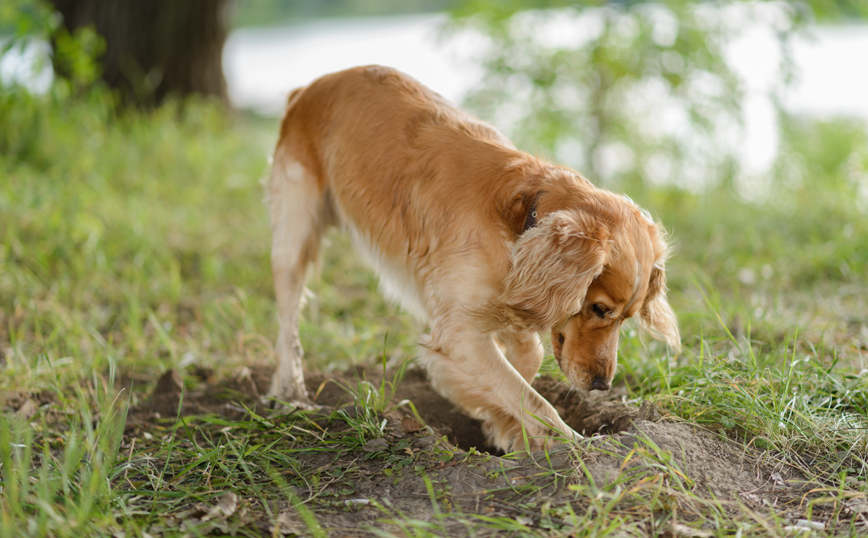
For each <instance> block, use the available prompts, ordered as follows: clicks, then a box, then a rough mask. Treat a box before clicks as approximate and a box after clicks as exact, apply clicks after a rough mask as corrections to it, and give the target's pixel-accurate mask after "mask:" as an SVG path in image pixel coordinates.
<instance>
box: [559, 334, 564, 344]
mask: <svg viewBox="0 0 868 538" xmlns="http://www.w3.org/2000/svg"><path fill="white" fill-rule="evenodd" d="M558 343H559V344H560V345H564V333H561V334H559V335H558Z"/></svg>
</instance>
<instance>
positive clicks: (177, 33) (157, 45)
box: [50, 0, 229, 106]
mask: <svg viewBox="0 0 868 538" xmlns="http://www.w3.org/2000/svg"><path fill="white" fill-rule="evenodd" d="M50 1H51V3H52V4H53V5H54V6H55V8H56V9H57V11H58V12H59V13H60V14H61V15H62V16H63V26H64V28H65V29H66V30H67V31H68V32H70V34H72V33H73V32H75V30H77V29H78V28H81V27H83V26H87V25H93V27H94V29H95V30H96V32H97V33H98V34H99V35H100V36H102V37H103V39H105V52H104V53H103V55H102V57H101V58H99V60H100V64H101V66H102V69H103V72H102V79H103V80H104V81H105V82H106V84H108V85H109V87H111V88H114V89H116V90H118V91H119V93H120V95H121V98H122V99H123V100H124V102H126V103H132V104H138V105H145V106H152V105H157V104H159V103H161V102H162V101H163V100H165V99H166V98H167V97H169V96H178V97H184V96H187V95H191V94H198V95H206V96H215V97H217V98H219V99H220V100H221V101H223V102H224V103H227V102H228V99H227V94H226V79H225V78H224V77H223V64H222V55H223V44H224V43H225V41H226V35H227V26H228V4H229V0H50ZM58 67H59V66H57V65H55V71H57V72H58V75H59V76H64V72H63V68H62V66H60V68H58Z"/></svg>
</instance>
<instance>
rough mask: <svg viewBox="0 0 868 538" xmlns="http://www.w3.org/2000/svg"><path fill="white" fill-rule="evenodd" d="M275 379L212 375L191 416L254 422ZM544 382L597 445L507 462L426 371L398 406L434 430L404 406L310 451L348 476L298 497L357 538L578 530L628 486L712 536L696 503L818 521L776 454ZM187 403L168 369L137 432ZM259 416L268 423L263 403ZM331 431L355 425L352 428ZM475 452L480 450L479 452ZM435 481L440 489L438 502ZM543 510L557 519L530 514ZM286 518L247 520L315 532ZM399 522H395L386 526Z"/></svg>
mask: <svg viewBox="0 0 868 538" xmlns="http://www.w3.org/2000/svg"><path fill="white" fill-rule="evenodd" d="M269 377H270V371H269V370H268V369H253V370H250V369H244V371H242V372H240V373H239V375H238V376H236V377H235V378H233V379H230V380H224V381H221V382H214V381H213V380H208V376H207V372H206V373H203V374H202V378H203V383H202V384H203V385H204V389H203V390H200V391H198V392H187V393H185V394H184V396H183V403H181V404H180V405H181V410H180V413H181V414H182V415H188V414H199V413H216V414H218V415H221V416H224V417H226V418H230V419H240V418H242V417H243V416H245V413H246V411H245V409H244V406H250V407H251V408H256V406H258V405H259V398H260V397H261V395H262V394H264V392H265V390H266V389H267V386H268V381H269ZM363 379H364V380H368V381H370V382H371V383H372V384H373V385H374V386H376V387H379V386H380V385H379V383H380V380H381V374H380V373H378V372H377V371H376V370H374V369H368V370H365V369H357V370H353V371H350V372H345V373H343V374H330V375H323V374H315V373H311V374H308V376H307V384H308V390H309V392H310V393H311V394H312V395H316V397H315V402H316V403H317V404H318V405H320V406H324V407H325V408H326V409H328V408H336V407H340V406H344V405H351V404H352V403H353V395H352V392H351V391H353V390H355V387H357V385H358V381H360V380H363ZM387 379H391V378H387ZM535 386H536V388H537V390H539V392H540V393H541V394H542V395H543V396H545V397H546V398H547V399H549V401H551V402H552V404H553V405H554V406H555V407H556V408H557V409H558V411H559V412H560V413H561V416H562V417H563V418H564V419H565V421H566V422H567V423H568V424H570V425H571V426H572V427H573V428H574V429H575V430H577V431H579V432H580V433H583V434H584V435H585V436H587V437H588V439H587V440H586V441H584V442H583V443H579V445H578V446H574V447H572V448H565V447H561V448H558V449H555V450H554V451H552V453H550V454H549V455H544V454H542V453H537V454H533V455H528V456H527V457H525V458H524V459H521V458H519V459H516V458H514V457H510V458H504V457H499V456H497V455H496V453H495V452H494V451H490V447H487V446H486V445H485V440H484V437H483V435H482V432H481V428H480V424H479V423H478V422H477V421H475V420H473V419H471V418H469V417H467V416H465V415H463V414H462V413H461V412H459V411H458V410H457V409H456V408H455V406H453V405H452V404H451V403H450V402H448V401H447V400H445V399H443V398H442V397H440V396H439V395H438V394H436V393H435V392H434V391H433V390H432V388H431V386H430V385H429V384H428V382H427V380H426V378H425V374H424V373H423V372H422V371H420V370H410V371H408V372H407V373H406V375H405V376H404V378H403V380H402V381H401V383H400V384H399V385H398V386H397V387H396V388H395V390H394V394H393V395H392V401H393V402H399V401H401V400H405V399H408V400H411V401H412V402H413V403H414V404H415V408H416V409H417V410H418V412H419V414H420V415H421V418H422V419H423V420H424V422H425V424H426V425H427V426H428V427H429V428H430V430H428V429H426V428H422V427H421V425H419V424H417V423H416V421H415V420H414V419H412V418H411V417H410V416H409V413H408V412H407V411H406V409H407V408H406V407H401V408H397V411H395V412H392V413H390V414H389V415H388V416H387V417H386V419H387V425H386V428H385V430H384V435H383V437H382V438H380V439H373V440H369V441H368V442H367V443H366V444H365V445H364V446H362V447H361V450H358V451H347V452H344V453H342V454H340V455H339V456H337V457H335V456H334V455H333V454H326V453H323V452H321V451H320V452H317V451H313V450H312V451H310V453H309V454H307V453H305V452H303V451H301V452H296V453H295V454H294V456H295V457H297V458H298V459H299V460H300V461H301V464H302V473H303V472H304V470H305V469H306V470H313V469H317V470H322V469H324V468H327V469H335V470H338V471H340V472H339V473H338V474H340V475H341V477H342V478H341V479H335V480H334V481H332V482H331V483H326V484H325V485H323V484H320V485H319V486H317V488H316V490H315V491H314V489H313V486H311V488H312V489H310V491H305V490H304V488H303V487H302V488H297V495H298V496H299V498H301V499H315V501H314V502H310V503H308V504H307V506H308V507H309V508H310V509H311V510H312V511H313V512H314V513H315V514H316V516H317V518H318V519H319V521H320V524H321V525H322V526H323V527H326V528H328V529H330V530H332V531H334V532H341V533H342V534H343V535H347V536H360V535H370V534H371V532H369V530H366V526H376V527H377V528H379V529H391V530H392V531H395V530H399V529H400V523H399V521H400V520H406V519H407V518H412V519H418V520H425V521H433V520H438V518H439V521H440V522H441V525H444V526H445V528H443V529H442V530H446V531H448V532H449V533H450V534H451V535H455V536H460V535H467V534H468V533H474V532H477V531H473V530H469V529H472V526H468V524H467V521H468V519H467V518H468V517H470V518H471V519H472V517H473V516H472V515H474V514H475V515H478V516H506V517H509V518H511V519H513V520H516V521H520V522H522V524H525V525H527V526H530V527H541V528H560V527H561V526H562V525H568V521H567V520H566V519H567V518H565V516H564V514H568V513H569V512H570V511H572V512H574V513H576V514H582V513H585V511H586V510H588V509H589V506H590V504H589V503H590V502H591V501H590V499H589V498H588V496H587V495H584V496H583V494H581V493H579V494H577V493H576V491H579V492H581V491H585V492H587V491H588V490H587V487H589V486H590V487H595V488H598V490H605V489H606V488H607V485H609V484H613V483H614V482H615V481H616V480H618V481H621V482H622V483H623V484H625V486H624V487H625V489H626V488H627V487H634V488H636V489H635V491H638V492H639V493H637V494H636V495H638V497H636V498H637V499H638V498H640V497H641V496H642V495H643V493H642V492H643V491H645V489H647V491H648V492H649V493H648V496H650V495H652V493H650V492H652V491H656V492H657V493H656V494H657V495H659V494H660V492H661V491H663V492H665V494H666V495H670V496H671V497H672V501H671V502H672V506H677V508H674V509H676V510H678V511H679V512H678V517H679V518H681V519H680V520H681V521H687V522H690V521H691V520H693V521H697V522H702V521H706V522H709V521H710V522H712V523H705V525H706V527H707V526H708V525H711V524H713V522H714V521H715V518H714V517H710V518H709V517H708V514H709V513H710V512H708V511H707V510H708V508H707V506H704V505H703V503H702V502H701V503H699V504H697V503H696V502H695V501H696V499H700V500H703V499H704V501H703V502H705V501H707V502H709V503H710V502H714V503H715V505H716V506H717V507H718V509H719V510H723V511H727V512H730V513H733V514H735V513H739V510H742V512H741V513H745V511H744V508H745V507H746V508H748V509H749V510H748V511H747V512H749V513H757V514H760V513H763V514H769V513H774V514H776V515H777V516H779V517H785V518H789V519H791V520H792V521H795V520H798V519H800V518H804V517H805V516H804V510H805V507H804V506H802V505H800V501H803V500H804V495H805V494H806V493H807V492H808V491H809V490H810V488H811V487H812V485H810V484H808V483H806V482H805V481H804V480H803V478H802V477H801V476H799V475H798V474H796V473H795V472H794V471H791V470H789V468H788V467H787V466H785V465H783V464H780V463H779V462H776V461H775V460H774V458H772V457H770V456H769V455H767V454H761V453H758V452H753V451H751V450H749V449H745V448H744V447H743V446H742V445H741V444H738V443H735V442H733V441H731V440H729V439H727V438H726V437H725V436H724V435H721V434H717V433H712V432H708V431H705V430H702V429H700V428H699V427H697V426H695V425H691V424H686V423H683V422H679V421H676V420H673V419H672V418H670V417H663V416H661V415H660V413H659V412H658V411H657V410H656V409H655V408H654V407H653V406H652V405H650V404H648V403H645V404H642V405H641V406H636V405H633V404H631V403H626V402H625V401H624V397H623V392H619V391H618V390H617V389H613V391H610V392H609V393H607V394H603V395H598V394H593V395H589V394H585V393H579V392H576V391H573V390H571V389H569V388H567V387H565V386H564V385H563V384H560V383H557V382H555V381H553V380H552V379H548V378H543V379H538V380H537V381H536V383H535ZM180 396H181V382H180V378H179V377H178V376H177V375H176V374H173V373H172V372H169V373H167V374H166V375H165V376H164V378H163V379H161V380H160V382H159V383H158V384H157V388H156V389H155V391H154V394H153V395H152V397H151V399H150V400H149V401H147V402H145V403H143V404H142V405H139V406H137V407H135V408H134V409H131V411H130V414H129V419H128V424H127V433H128V435H131V436H137V435H141V434H142V433H143V432H144V431H147V430H148V428H149V423H152V422H153V421H155V420H157V419H160V418H167V417H174V416H175V415H176V414H177V413H178V408H179V402H180V400H181V397H180ZM258 411H259V412H261V413H268V410H267V409H263V408H261V407H260V408H258ZM284 413H285V411H284ZM324 425H325V427H326V428H346V427H347V424H346V423H343V422H340V421H338V422H332V423H324ZM432 432H433V433H432ZM472 447H475V448H476V449H477V451H471V450H470V449H471V448H472ZM468 451H469V452H468ZM485 451H490V454H485V453H484V452H485ZM477 452H483V453H482V454H478V453H477ZM335 476H337V474H336V475H335ZM426 478H427V480H429V481H430V482H429V484H431V487H433V492H434V496H435V497H436V499H437V505H436V506H435V504H434V503H433V502H432V498H431V497H432V491H431V490H429V486H428V485H427V484H426ZM345 479H346V480H345ZM350 479H351V480H350ZM347 484H350V486H348V485H347ZM571 485H573V486H577V487H578V488H579V489H576V487H573V488H570V486H571ZM652 486H653V487H652ZM582 487H584V488H586V489H581V488H582ZM643 488H645V489H643ZM655 488H656V489H655ZM688 493H689V495H688ZM542 500H545V503H546V506H547V507H548V508H546V510H542V511H541V510H537V509H529V508H528V507H529V506H531V507H532V506H534V505H535V504H536V505H539V504H540V503H541V502H542ZM801 504H803V503H801ZM559 507H560V508H559ZM567 508H568V509H567ZM559 509H563V510H561V511H559ZM444 512H446V513H449V512H452V513H461V514H463V515H462V516H461V517H458V516H456V519H455V520H454V521H452V520H449V518H448V517H447V518H445V519H444V517H443V513H444ZM272 513H277V514H279V517H278V518H277V521H278V523H277V527H275V524H274V522H273V519H270V518H269V517H268V516H266V514H265V513H264V512H261V513H259V512H256V511H255V510H253V509H251V510H248V511H247V516H246V517H248V518H249V522H248V525H252V526H254V527H256V528H258V529H259V530H260V531H261V532H262V533H263V534H269V535H271V534H273V533H275V532H277V533H278V534H290V535H291V534H295V533H298V534H305V533H306V530H305V529H306V526H305V523H304V522H303V518H302V517H301V516H300V515H299V513H298V512H297V511H296V510H295V509H293V508H292V507H291V506H290V505H289V503H282V504H281V503H278V504H277V505H275V506H274V507H272ZM389 514H391V515H392V516H393V517H394V522H393V523H390V524H389V523H383V519H384V518H386V519H388V518H389ZM438 514H439V515H438ZM468 514H470V515H471V516H468ZM813 517H814V519H815V520H816V519H822V514H819V513H818V510H817V509H816V508H815V509H814V512H813ZM664 519H665V518H664ZM668 524H670V525H675V524H676V523H672V522H670V523H668ZM648 525H652V526H651V527H648V528H647V529H646V531H647V532H648V533H649V534H657V533H658V532H661V529H659V528H653V525H654V523H653V522H652V521H649V523H648ZM567 528H568V527H567ZM673 529H674V530H673ZM713 530H714V529H713V528H707V529H706V530H702V529H699V531H701V532H704V533H706V534H701V533H700V534H689V535H691V536H705V535H709V531H713ZM676 531H677V529H676V528H675V527H672V529H670V530H669V531H667V532H668V534H669V535H677V534H681V533H680V532H676ZM699 531H698V532H699Z"/></svg>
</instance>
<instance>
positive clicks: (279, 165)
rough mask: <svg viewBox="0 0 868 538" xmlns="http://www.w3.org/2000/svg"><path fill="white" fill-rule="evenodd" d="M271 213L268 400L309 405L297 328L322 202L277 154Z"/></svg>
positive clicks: (306, 177) (322, 221)
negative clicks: (272, 345) (273, 323)
mask: <svg viewBox="0 0 868 538" xmlns="http://www.w3.org/2000/svg"><path fill="white" fill-rule="evenodd" d="M268 196H269V208H270V211H271V230H272V247H271V269H272V273H273V277H274V294H275V297H276V300H277V311H278V320H279V323H280V333H279V336H278V338H277V346H276V349H275V351H276V354H277V369H276V370H275V372H274V376H273V377H272V378H271V388H270V389H269V391H268V396H269V397H273V398H275V399H276V400H279V401H285V402H288V401H300V402H306V401H308V397H307V391H306V389H305V386H304V371H303V369H302V361H301V359H302V355H303V350H302V347H301V340H300V339H299V334H298V324H299V319H300V311H301V306H302V305H301V298H302V293H303V292H304V281H305V274H306V271H307V267H308V265H309V264H310V263H311V262H313V261H314V260H316V258H317V254H318V250H319V240H320V235H321V233H322V231H323V229H324V228H325V226H326V225H327V224H328V223H327V222H326V215H327V213H328V212H327V209H326V201H325V197H324V196H323V193H322V192H321V190H320V188H319V187H318V185H317V182H316V179H315V177H314V176H313V175H312V174H311V173H310V172H308V171H307V170H306V169H305V168H304V167H303V166H302V165H301V164H299V163H298V162H297V161H295V160H294V159H292V158H289V157H287V156H285V155H282V154H281V151H280V149H278V152H277V153H276V155H275V160H274V164H273V165H272V170H271V178H270V180H269V184H268Z"/></svg>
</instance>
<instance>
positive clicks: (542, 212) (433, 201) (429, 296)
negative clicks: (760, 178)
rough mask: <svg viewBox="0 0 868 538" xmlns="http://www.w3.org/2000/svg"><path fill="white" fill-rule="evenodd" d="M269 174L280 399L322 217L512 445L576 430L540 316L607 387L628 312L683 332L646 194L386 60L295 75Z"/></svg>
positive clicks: (565, 352)
mask: <svg viewBox="0 0 868 538" xmlns="http://www.w3.org/2000/svg"><path fill="white" fill-rule="evenodd" d="M267 189H268V200H269V202H268V203H269V206H270V207H269V208H270V214H271V226H272V233H273V236H272V239H273V244H272V255H271V262H272V270H273V275H274V286H275V295H276V301H277V307H278V315H279V323H280V332H279V336H278V339H277V343H276V354H277V359H278V365H277V370H276V371H275V373H274V376H273V378H272V383H271V388H270V390H269V392H268V395H269V396H270V397H273V398H274V399H275V400H280V401H299V402H304V401H309V400H307V392H306V390H305V386H304V377H303V372H302V346H301V342H300V340H299V333H298V321H299V315H300V313H299V311H300V300H301V297H302V292H303V289H304V281H305V274H306V268H307V267H308V265H309V264H311V263H312V262H313V261H315V260H316V259H317V257H318V249H319V245H320V238H321V237H322V235H323V233H324V232H325V231H326V230H327V229H329V228H330V227H333V226H339V227H341V228H342V229H343V230H345V231H346V232H347V233H348V234H349V235H350V237H351V239H352V242H353V244H354V246H355V248H356V249H357V250H358V251H360V252H361V253H362V254H363V255H364V256H365V257H366V258H367V260H368V261H369V262H370V265H371V266H372V267H373V269H374V270H375V271H376V273H377V274H378V276H379V278H380V284H381V288H382V290H383V291H384V294H385V295H386V297H387V298H388V299H390V300H392V301H395V302H397V303H398V304H400V305H401V306H402V307H403V308H404V309H405V310H407V311H408V312H410V313H412V314H413V315H415V316H416V317H417V318H419V319H420V320H422V321H423V322H425V323H426V324H427V326H428V327H429V328H430V333H429V334H427V335H425V336H423V337H422V339H421V341H420V356H419V361H420V362H421V364H422V365H424V367H425V368H426V369H427V371H428V374H429V378H430V380H431V382H432V384H433V386H434V388H435V389H436V390H437V391H438V392H439V393H440V394H442V395H443V396H444V397H446V398H448V399H449V400H451V401H452V402H453V403H455V404H457V405H458V406H459V407H461V408H462V409H463V410H464V412H466V413H468V414H469V415H471V416H473V417H475V418H478V419H480V420H482V421H483V430H484V432H485V435H486V438H487V440H488V442H489V443H491V445H492V446H494V447H497V448H498V449H500V450H503V451H505V452H508V451H513V450H519V449H527V450H538V449H542V448H547V447H549V446H551V445H552V443H553V440H554V439H556V438H559V437H560V438H564V437H565V438H567V439H577V438H581V436H580V435H579V434H577V433H576V432H574V431H573V430H572V429H571V428H570V427H569V426H567V424H565V423H564V422H563V420H562V419H561V418H560V417H559V416H558V413H557V411H556V410H555V409H554V408H553V407H552V406H551V405H550V404H549V403H548V402H547V401H546V400H545V399H544V398H543V397H542V396H540V395H539V394H538V393H537V392H536V391H535V390H534V389H533V388H532V387H531V382H532V380H533V378H534V376H535V375H536V373H537V371H538V370H539V368H540V365H541V363H542V360H543V354H544V350H543V345H542V343H541V339H540V334H541V333H544V332H546V331H551V342H552V348H553V352H554V356H555V358H556V359H557V362H558V364H559V365H560V367H561V369H562V371H563V373H564V374H565V376H566V377H567V379H568V380H569V381H570V382H571V383H572V384H573V385H575V386H576V387H579V388H582V389H585V390H607V389H608V388H609V386H610V384H611V382H612V377H613V375H614V373H615V368H616V364H617V348H618V336H619V333H620V327H621V324H622V323H623V322H624V320H626V319H627V318H630V317H632V316H638V318H639V319H640V320H641V322H642V324H643V325H644V326H645V327H646V328H648V329H649V330H650V332H651V333H652V335H653V336H655V337H656V338H658V339H662V340H665V341H666V342H667V343H668V344H669V345H670V346H671V347H672V348H675V349H678V348H679V343H680V339H679V333H678V324H677V321H676V317H675V314H674V312H673V310H672V308H671V307H670V306H669V304H668V302H667V299H666V277H665V269H664V266H665V260H666V256H667V243H666V240H665V236H664V232H663V230H662V228H661V227H660V226H659V225H658V224H655V223H654V222H653V221H652V220H651V218H650V216H649V214H648V213H647V212H646V211H643V210H641V209H640V208H639V207H637V206H636V205H635V204H634V203H633V202H631V201H630V200H629V199H628V198H626V197H623V196H619V195H616V194H613V193H611V192H609V191H606V190H603V189H600V188H597V187H595V186H594V185H592V184H591V183H590V182H589V181H588V180H587V179H585V178H584V177H582V176H581V175H580V174H578V173H576V172H574V171H572V170H570V169H568V168H566V167H562V166H556V165H553V164H549V163H547V162H545V161H543V160H541V159H539V158H536V157H533V156H531V155H529V154H527V153H524V152H521V151H519V150H517V149H516V148H515V147H514V146H513V145H512V143H511V142H510V141H509V140H508V139H507V138H506V137H504V136H503V135H502V134H500V133H499V132H498V131H497V130H496V129H494V128H493V127H491V126H489V125H487V124H485V123H483V122H481V121H480V120H477V119H475V118H473V117H471V116H470V115H468V114H466V113H465V112H462V111H461V110H459V109H457V108H455V107H453V106H452V105H451V104H450V103H448V102H447V101H446V100H445V99H444V98H443V97H441V96H440V95H438V94H436V93H434V92H433V91H431V90H429V89H428V88H426V87H424V86H423V85H422V84H420V83H419V82H417V81H416V80H414V79H412V78H411V77H409V76H407V75H405V74H403V73H401V72H399V71H396V70H394V69H391V68H387V67H381V66H366V67H358V68H353V69H348V70H346V71H340V72H337V73H333V74H330V75H326V76H323V77H322V78H319V79H317V80H316V81H314V82H312V83H311V84H310V85H308V86H306V87H304V88H299V89H297V90H295V91H293V92H292V93H291V94H290V96H289V99H288V103H287V108H286V113H285V115H284V117H283V121H282V123H281V127H280V137H279V140H278V142H277V147H276V149H275V152H274V157H273V161H272V168H271V175H270V178H269V180H268V187H267Z"/></svg>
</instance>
